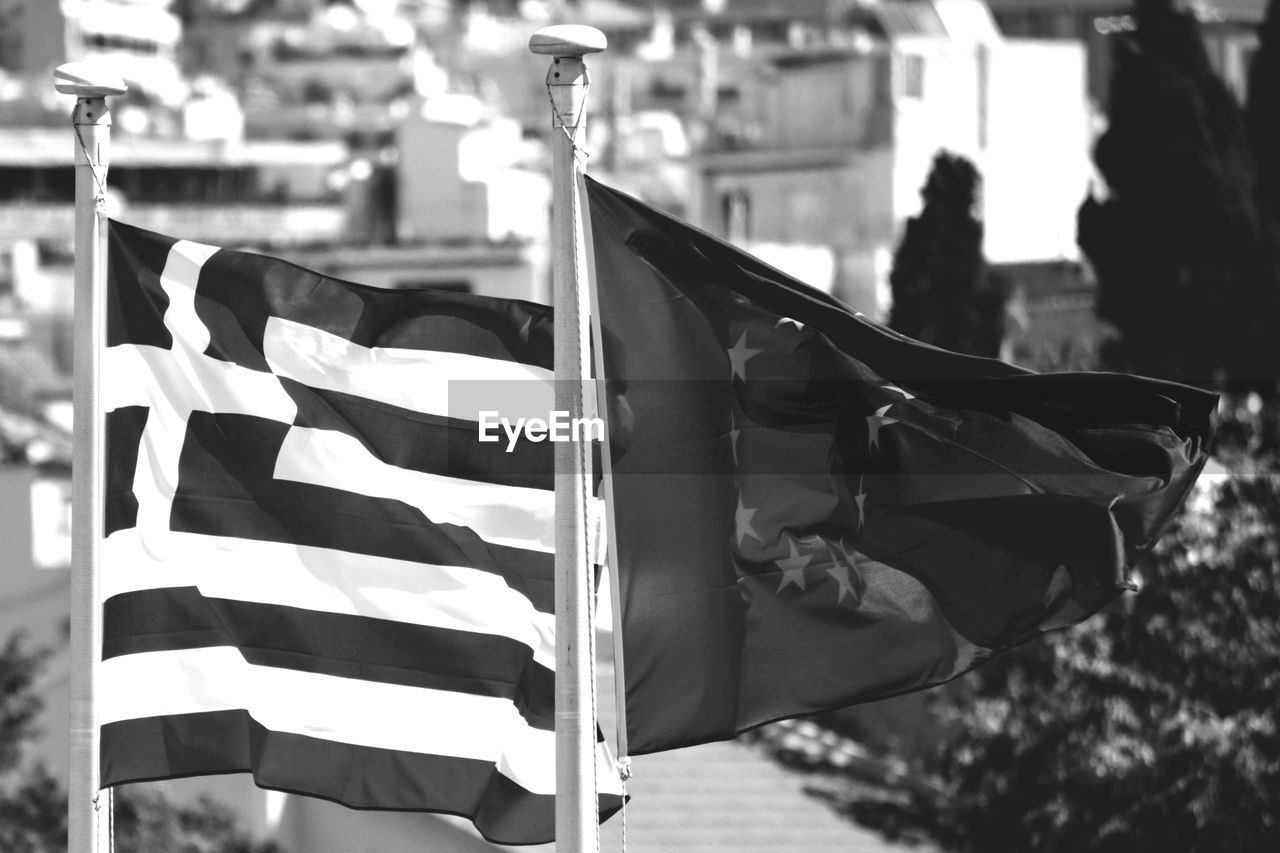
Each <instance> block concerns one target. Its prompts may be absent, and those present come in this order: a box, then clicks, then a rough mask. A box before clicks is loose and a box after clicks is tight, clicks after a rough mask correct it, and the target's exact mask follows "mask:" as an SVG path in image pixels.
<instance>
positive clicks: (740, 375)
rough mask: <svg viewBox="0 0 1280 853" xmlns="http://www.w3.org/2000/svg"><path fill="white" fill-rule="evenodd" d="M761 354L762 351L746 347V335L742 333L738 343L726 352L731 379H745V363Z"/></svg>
mask: <svg viewBox="0 0 1280 853" xmlns="http://www.w3.org/2000/svg"><path fill="white" fill-rule="evenodd" d="M762 352H764V350H762V349H756V348H755V347H749V346H747V333H746V332H743V333H742V336H741V337H739V338H738V342H737V343H736V344H734V345H733V348H732V349H730V350H728V353H729V367H730V370H731V371H732V374H733V377H734V378H735V379H745V378H746V369H747V361H748V360H749V359H751V358H752V357H753V356H756V355H758V354H759V353H762Z"/></svg>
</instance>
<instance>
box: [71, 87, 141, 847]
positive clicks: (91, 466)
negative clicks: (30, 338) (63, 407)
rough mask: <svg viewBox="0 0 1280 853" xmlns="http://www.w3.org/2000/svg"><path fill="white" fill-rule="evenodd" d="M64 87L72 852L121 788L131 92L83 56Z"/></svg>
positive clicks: (107, 813)
mask: <svg viewBox="0 0 1280 853" xmlns="http://www.w3.org/2000/svg"><path fill="white" fill-rule="evenodd" d="M53 79H54V88H55V89H57V91H59V92H61V93H62V94H64V95H75V96H76V105H75V109H74V111H73V112H72V114H71V124H72V128H73V130H74V138H75V164H76V196H75V285H74V303H75V321H74V336H73V341H74V348H73V350H74V351H73V359H74V377H73V393H74V406H75V417H74V427H73V429H74V432H73V435H72V456H71V477H72V504H71V524H72V527H71V686H70V691H71V703H70V716H71V720H70V722H71V731H70V738H71V767H70V777H69V780H68V785H67V787H68V798H67V849H68V850H69V851H71V853H100V851H107V850H110V849H111V792H110V790H109V789H108V790H107V791H106V792H105V795H104V796H102V797H99V778H100V777H99V772H98V758H99V756H98V739H99V733H98V724H97V718H96V708H95V706H94V689H95V686H96V685H95V681H96V679H97V663H98V661H100V660H101V659H102V631H101V619H100V616H99V614H100V606H99V605H100V602H99V601H98V561H99V548H100V545H101V542H102V535H103V529H104V518H103V516H104V506H105V488H104V485H105V474H104V472H105V458H106V453H105V429H104V426H103V418H102V414H101V412H100V411H99V408H100V406H99V385H100V383H99V380H100V354H101V351H102V345H103V340H104V338H105V335H106V328H105V327H106V323H105V318H106V305H105V290H106V271H107V267H106V261H107V250H106V237H107V198H106V192H107V167H108V165H109V163H110V148H109V146H110V142H111V112H110V110H108V109H107V101H106V98H107V96H109V95H121V94H124V92H125V89H126V87H125V84H124V81H122V80H121V79H120V78H119V77H118V76H116V75H114V74H111V73H109V72H107V71H105V70H104V69H102V68H96V67H94V66H92V65H89V64H87V63H83V62H69V63H67V64H65V65H61V66H59V67H58V69H57V70H56V71H54V77H53Z"/></svg>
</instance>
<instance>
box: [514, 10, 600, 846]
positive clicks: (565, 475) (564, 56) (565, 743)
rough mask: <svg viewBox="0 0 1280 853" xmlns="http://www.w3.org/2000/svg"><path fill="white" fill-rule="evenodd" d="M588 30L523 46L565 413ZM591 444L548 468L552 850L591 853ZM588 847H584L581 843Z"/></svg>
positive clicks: (584, 341) (579, 408) (570, 405)
mask: <svg viewBox="0 0 1280 853" xmlns="http://www.w3.org/2000/svg"><path fill="white" fill-rule="evenodd" d="M605 44H606V41H605V37H604V34H603V33H601V32H600V31H599V30H597V29H594V28H592V27H582V26H567V25H560V26H554V27H545V28H543V29H541V30H538V31H537V32H536V33H534V34H533V36H532V37H531V38H530V39H529V50H531V51H533V52H534V53H536V54H539V55H542V56H550V57H552V60H551V67H550V68H549V69H547V92H548V94H549V95H550V97H551V126H552V128H553V131H554V132H553V134H552V143H551V148H552V157H553V160H552V231H551V233H552V238H551V239H552V244H553V247H552V269H553V273H554V282H555V286H554V294H555V298H554V301H553V303H552V304H553V305H554V306H555V312H556V313H555V377H556V381H555V387H556V394H555V402H556V410H557V412H564V413H567V416H568V417H569V418H571V419H573V418H581V417H582V416H583V381H584V377H588V376H590V365H589V358H588V353H589V352H590V345H589V339H588V336H587V335H588V332H587V329H588V325H587V320H588V316H589V308H588V305H587V289H586V288H585V287H582V286H581V279H582V270H583V268H584V266H585V256H584V251H585V249H584V239H583V232H582V210H581V200H580V198H579V196H578V180H577V177H578V175H579V174H580V173H581V169H582V166H581V163H580V161H579V155H580V154H581V150H580V149H579V147H578V143H579V140H582V139H584V138H585V134H586V122H585V120H584V113H585V109H584V106H585V101H586V90H587V82H588V81H587V69H586V64H585V63H584V62H583V60H582V58H583V57H584V56H585V55H586V54H588V53H597V52H599V51H601V50H604V48H605ZM590 461H591V453H590V445H589V444H588V443H587V442H568V441H562V442H558V443H556V445H555V464H556V503H555V505H556V540H555V544H556V559H555V573H556V579H555V603H556V850H558V851H560V853H582V851H592V852H593V853H594V851H597V850H598V849H599V847H600V824H599V817H598V807H597V799H596V779H595V734H596V732H595V730H596V725H595V714H594V713H593V712H594V702H593V701H592V699H593V698H594V696H595V684H594V683H593V681H592V672H593V667H592V664H593V661H592V660H591V652H592V649H593V646H594V644H593V643H592V635H591V632H592V631H593V630H594V628H593V626H592V625H591V621H590V599H589V597H590V596H591V595H592V594H593V592H594V591H593V590H592V587H591V579H592V574H593V570H592V566H591V565H590V562H589V559H588V554H587V523H586V507H587V500H588V498H589V497H590V495H591V477H590ZM588 845H589V846H588Z"/></svg>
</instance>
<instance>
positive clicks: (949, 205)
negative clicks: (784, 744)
mask: <svg viewBox="0 0 1280 853" xmlns="http://www.w3.org/2000/svg"><path fill="white" fill-rule="evenodd" d="M981 188H982V176H981V174H980V173H979V172H978V169H977V167H976V166H974V165H973V163H971V162H970V161H969V160H967V159H966V158H964V157H962V156H960V155H957V154H952V153H950V152H947V151H939V152H938V154H937V155H936V156H935V157H934V159H933V166H932V169H931V170H930V172H929V176H928V178H927V179H926V181H925V185H924V188H923V189H922V190H921V191H920V195H921V197H922V198H923V199H924V208H923V209H922V210H921V211H920V214H919V215H918V216H915V217H912V218H911V219H910V220H908V222H907V227H906V231H905V232H904V234H903V237H902V242H901V243H899V244H898V249H897V251H896V252H895V253H894V258H893V270H892V272H891V273H890V275H889V281H890V284H891V285H892V287H893V309H892V311H891V313H890V315H889V326H890V328H892V329H894V330H895V331H898V332H901V333H902V334H904V335H906V336H907V337H910V338H915V339H916V340H919V341H924V342H925V343H928V344H933V345H934V346H938V347H942V348H943V349H948V350H952V351H953V352H962V353H968V354H970V355H983V356H991V357H995V356H997V355H999V352H1000V345H1001V343H1002V342H1003V340H1004V331H1005V322H1004V311H1005V302H1006V301H1007V292H1006V288H1005V287H1004V286H1003V283H1002V282H1001V281H999V280H998V279H997V278H996V277H995V276H994V275H992V273H991V271H990V269H989V268H988V266H987V262H986V258H985V257H984V256H983V254H982V236H983V225H982V220H981V219H980V218H979V216H978V206H979V200H980V193H981Z"/></svg>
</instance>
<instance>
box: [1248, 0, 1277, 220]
mask: <svg viewBox="0 0 1280 853" xmlns="http://www.w3.org/2000/svg"><path fill="white" fill-rule="evenodd" d="M1258 36H1259V45H1258V52H1257V53H1256V54H1255V55H1254V58H1253V65H1252V67H1251V68H1250V69H1249V102H1248V106H1247V108H1246V110H1245V120H1246V124H1247V127H1248V131H1249V141H1250V143H1251V144H1252V146H1253V153H1254V156H1255V157H1256V158H1257V161H1258V203H1259V204H1260V205H1261V206H1262V209H1263V211H1264V212H1265V213H1266V215H1267V216H1268V217H1269V218H1270V220H1271V226H1272V228H1273V229H1280V2H1278V0H1271V4H1270V5H1269V6H1268V7H1267V17H1266V19H1265V20H1264V21H1263V24H1262V28H1261V29H1260V30H1259V33H1258ZM1273 233H1275V232H1274V231H1273ZM1276 239H1277V240H1280V237H1277V238H1276Z"/></svg>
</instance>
